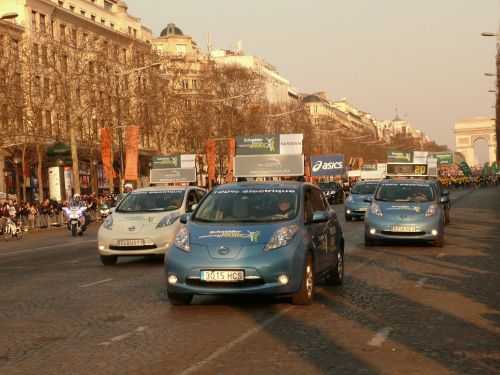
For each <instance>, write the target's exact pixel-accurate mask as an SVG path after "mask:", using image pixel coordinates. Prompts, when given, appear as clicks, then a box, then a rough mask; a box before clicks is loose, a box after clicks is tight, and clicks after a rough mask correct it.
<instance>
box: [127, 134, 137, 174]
mask: <svg viewBox="0 0 500 375" xmlns="http://www.w3.org/2000/svg"><path fill="white" fill-rule="evenodd" d="M125 145H126V147H127V153H126V160H125V180H127V181H137V175H138V173H137V165H138V162H139V127H138V126H129V127H127V128H126V132H125Z"/></svg>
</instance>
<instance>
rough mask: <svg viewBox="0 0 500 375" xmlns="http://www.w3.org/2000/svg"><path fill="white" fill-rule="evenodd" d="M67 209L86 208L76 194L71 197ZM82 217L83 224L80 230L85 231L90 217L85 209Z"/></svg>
mask: <svg viewBox="0 0 500 375" xmlns="http://www.w3.org/2000/svg"><path fill="white" fill-rule="evenodd" d="M69 207H70V208H72V207H77V208H80V207H85V208H87V204H86V203H85V201H83V200H82V198H81V196H80V194H78V193H76V194H74V195H73V198H72V199H71V201H70V202H69ZM83 217H84V219H85V222H84V223H83V228H82V229H83V230H84V231H85V230H86V229H87V226H88V225H89V224H90V215H89V213H88V212H87V210H86V209H85V210H83Z"/></svg>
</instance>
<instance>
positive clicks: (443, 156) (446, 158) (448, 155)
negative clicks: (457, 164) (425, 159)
mask: <svg viewBox="0 0 500 375" xmlns="http://www.w3.org/2000/svg"><path fill="white" fill-rule="evenodd" d="M432 156H434V157H435V158H436V159H437V162H438V165H452V164H453V153H452V152H443V153H439V154H433V155H432Z"/></svg>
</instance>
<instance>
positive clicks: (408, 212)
mask: <svg viewBox="0 0 500 375" xmlns="http://www.w3.org/2000/svg"><path fill="white" fill-rule="evenodd" d="M447 199H448V197H447V196H441V195H439V193H438V191H437V190H436V189H435V185H434V184H433V183H432V181H428V180H417V179H415V180H413V179H398V180H384V181H382V182H380V184H379V186H378V187H377V190H376V191H375V194H374V196H373V199H372V203H371V205H370V208H369V209H368V212H367V214H366V217H365V245H366V246H371V245H373V244H374V243H375V242H380V241H384V240H394V239H397V240H404V241H427V242H432V243H433V244H434V245H435V246H438V247H442V246H443V241H444V224H445V213H444V208H443V204H444V203H446V201H447Z"/></svg>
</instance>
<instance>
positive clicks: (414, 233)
mask: <svg viewBox="0 0 500 375" xmlns="http://www.w3.org/2000/svg"><path fill="white" fill-rule="evenodd" d="M382 234H385V235H388V236H394V237H402V236H405V237H407V236H414V237H417V236H423V235H425V232H423V231H421V232H393V231H390V230H383V231H382Z"/></svg>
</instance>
